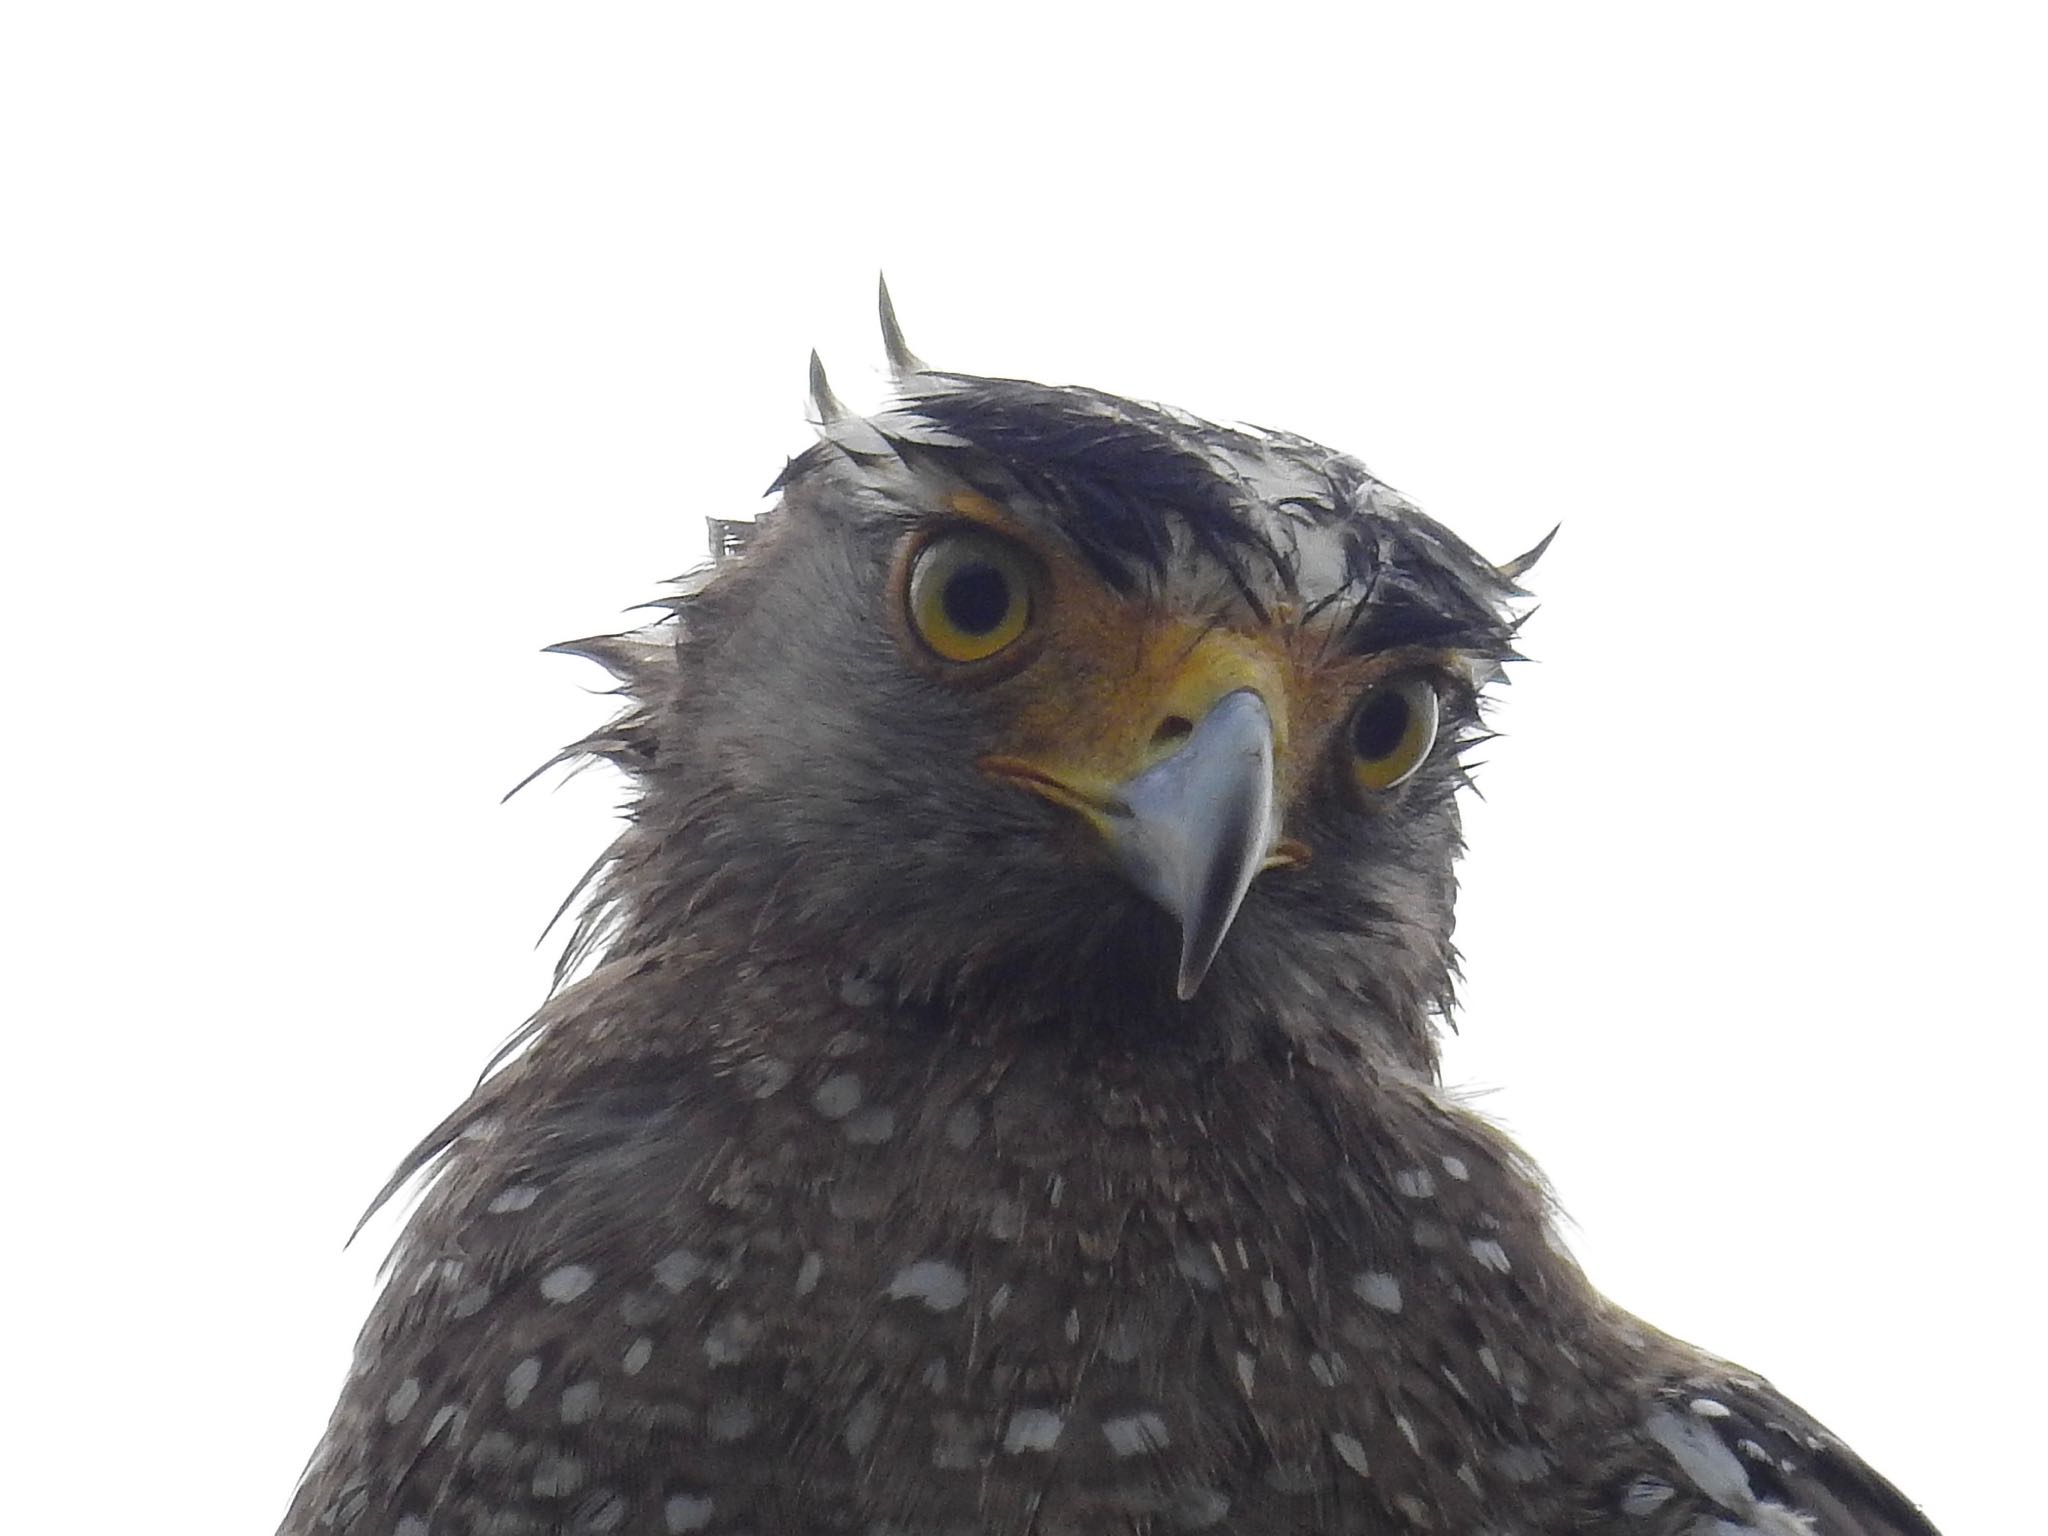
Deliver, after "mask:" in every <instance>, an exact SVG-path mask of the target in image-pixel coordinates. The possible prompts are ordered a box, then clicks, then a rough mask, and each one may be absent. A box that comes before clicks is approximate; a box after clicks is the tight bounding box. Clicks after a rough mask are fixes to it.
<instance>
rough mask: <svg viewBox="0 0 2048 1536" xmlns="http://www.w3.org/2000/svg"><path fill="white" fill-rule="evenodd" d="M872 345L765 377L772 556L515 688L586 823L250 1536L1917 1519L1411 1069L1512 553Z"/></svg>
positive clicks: (890, 341) (1389, 497)
mask: <svg viewBox="0 0 2048 1536" xmlns="http://www.w3.org/2000/svg"><path fill="white" fill-rule="evenodd" d="M883 332H884V341H885V344H886V348H887V351H888V354H889V357H890V361H891V364H892V371H893V373H894V376H895V381H896V385H895V394H894V396H893V397H892V399H891V401H890V402H889V403H888V404H887V405H886V406H885V407H884V408H883V409H881V410H880V411H879V412H878V413H876V414H875V415H873V416H867V417H863V416H859V415H856V414H853V413H851V412H849V411H848V410H846V409H845V408H844V407H843V406H842V405H841V404H840V403H839V402H838V401H837V400H836V399H835V398H834V396H833V395H832V393H831V391H830V389H829V387H828V386H827V385H826V383H825V380H824V376H823V374H822V372H821V371H819V370H818V369H817V367H816V363H815V359H814V361H813V375H812V385H813V390H812V392H813V400H814V405H815V410H816V415H817V417H818V426H819V433H820V439H821V440H820V441H819V442H818V443H817V444H816V445H815V446H813V447H812V448H810V449H809V450H807V451H806V452H804V453H803V454H802V455H801V456H799V457H798V458H796V459H795V460H794V461H792V462H791V463H790V464H789V465H788V467H787V468H786V469H785V471H784V472H783V474H782V476H781V478H780V479H779V480H778V481H777V482H776V485H775V487H774V488H773V489H774V491H775V492H776V493H777V496H778V499H777V501H776V503H775V504H774V506H773V507H772V509H771V511H770V512H769V513H767V514H765V515H764V516H763V518H762V519H761V520H760V521H759V522H758V523H756V524H748V523H742V522H725V521H718V522H714V524H713V545H714V554H715V557H716V558H715V560H714V562H713V563H712V564H711V565H710V566H709V567H708V568H707V569H705V570H704V571H701V572H699V573H697V574H696V575H694V576H692V577H689V578H685V579H684V580H683V582H682V583H680V585H679V588H678V590H677V591H676V592H675V593H674V594H673V595H672V596H671V597H669V598H668V599H667V600H666V601H665V603H664V604H663V607H664V608H665V609H666V610H667V611H666V613H665V616H664V617H662V619H661V621H660V622H659V623H657V624H656V625H655V626H653V627H652V628H650V629H646V630H642V631H638V632H634V633H630V634H624V635H616V636H609V637H604V638H599V639H592V640H585V641H580V642H576V643H574V644H572V645H569V646H566V647H563V649H565V650H568V651H571V652H574V653H577V654H580V655H583V656H587V657H589V658H592V659H593V660H595V661H596V662H598V663H599V664H601V665H602V666H603V667H604V668H606V669H607V670H608V671H609V672H610V673H611V674H612V675H613V676H614V678H615V679H616V680H617V683H618V685H619V692H620V693H621V694H622V696H623V713H622V714H621V715H620V716H619V717H618V718H617V719H616V720H615V721H614V722H613V723H611V724H610V725H608V726H607V727H605V728H604V729H602V730H600V731H598V732H596V733H594V734H593V735H591V736H590V737H588V738H587V739H585V740H584V741H581V742H579V743H577V744H576V745H575V746H574V747H572V748H570V749H569V752H568V754H566V756H570V757H589V758H594V759H597V760H601V761H603V762H607V763H610V764H614V765H616V766H617V767H618V768H619V769H621V770H623V772H624V774H625V776H626V779H627V781H628V783H629V785H630V788H631V796H630V801H629V805H628V811H627V815H626V818H625V822H624V827H623V830H622V831H621V832H620V833H619V835H618V837H617V839H616V841H615V842H613V843H612V845H611V846H610V848H609V849H608V850H607V852H606V853H605V855H604V857H603V858H602V860H601V861H600V862H599V864H598V865H597V867H596V868H595V869H594V870H593V871H592V875H591V877H590V880H589V889H588V892H587V903H586V905H585V907H584V910H583V915H582V918H581V921H580V925H579V927H578V928H577V931H576V936H575V940H574V942H573V943H572V945H571V947H570V954H569V956H568V957H567V959H566V961H565V965H566V966H567V967H568V969H567V972H566V975H565V980H564V982H563V984H562V985H561V986H559V987H558V988H557V990H556V991H555V993H554V995H553V996H552V997H551V999H550V1000H549V1001H548V1002H547V1003H546V1004H545V1005H544V1006H543V1007H542V1008H541V1009H540V1011H539V1012H538V1013H537V1014H536V1015H535V1016H534V1017H533V1019H532V1020H531V1021H530V1022H529V1023H528V1024H527V1026H526V1027H525V1028H524V1029H523V1030H522V1031H521V1032H520V1034H519V1035H518V1036H516V1037H515V1040H514V1044H513V1046H512V1047H508V1051H507V1053H506V1055H505V1056H504V1057H503V1058H501V1060H500V1062H499V1063H498V1064H497V1066H496V1070H494V1071H493V1072H491V1073H490V1074H489V1075H487V1076H486V1078H485V1079H484V1080H483V1082H482V1083H481V1084H480V1086H479V1087H478V1088H477V1089H476V1091H475V1092H474V1093H473V1094H472V1095H471V1097H470V1098H469V1100H468V1101H467V1102H466V1103H464V1104H463V1105H462V1106H461V1107H460V1108H458V1109H457V1110H456V1111H455V1112H454V1113H453V1114H451V1115H450V1116H449V1117H448V1118H447V1119H446V1120H445V1121H443V1122H442V1124H441V1125H440V1126H439V1127H437V1128H436V1129H435V1130H434V1131H433V1132H432V1133H431V1134H430V1135H429V1136H428V1137H427V1138H426V1140H425V1141H424V1142H423V1143H422V1144H421V1146H420V1147H419V1148H418V1149H417V1150H416V1151H415V1152H414V1153H413V1154H412V1156H411V1157H410V1158H408V1159H407V1160H406V1162H405V1163H404V1165H403V1166H402V1167H401V1168H400V1170H399V1172H398V1175H397V1176H396V1177H395V1178H394V1180H393V1184H392V1186H391V1188H392V1189H395V1188H398V1187H401V1186H402V1185H403V1184H404V1183H405V1182H406V1181H408V1180H409V1179H411V1178H412V1177H413V1176H414V1175H416V1174H421V1173H427V1174H429V1175H430V1178H429V1182H428V1186H427V1189H426V1192H425V1195H424V1197H423V1200H422V1202H421V1204H420V1207H419V1209H418V1210H417V1212H416V1213H415V1214H414V1216H413V1217H412V1219H411V1221H410V1223H409V1224H408V1225H407V1227H406V1228H405V1231H404V1233H403V1235H402V1237H401V1238H400V1239H399V1241H398V1244H397V1246H396V1249H395V1251H394V1254H393V1257H392V1260H391V1263H390V1266H389V1269H388V1272H387V1279H386V1282H385V1285H384V1289H383V1291H382V1294H381V1297H380V1299H379V1300H378V1301H377V1303H376V1306H375V1309H374V1311H373V1312H372V1313H371V1316H370V1318H369V1321H368V1323H367V1325H366V1326H365V1328H364V1330H363V1333H362V1336H361V1340H360V1343H359V1345H358V1347H357V1350H356V1355H355V1361H354V1366H353V1370H352V1373H351V1375H350V1377H349V1380H348V1382H347V1385H346V1387H345V1389H344V1390H343V1393H342V1396H341V1401H340V1404H339V1406H338V1407H337V1408H336V1410H335V1413H334V1417H333V1420H332V1423H331V1425H330V1426H329V1428H328V1430H327V1433H326V1436H325V1438H324V1439H323V1440H322V1442H321V1444H320V1446H319V1448H318V1450H317V1451H316V1452H315V1454H314V1456H313V1458H312V1461H311V1463H310V1464H309V1466H308V1467H307V1469H306V1471H305V1473H304V1475H303V1478H302V1480H301V1482H300V1484H299V1487H298V1490H297V1493H296V1497H295V1499H294V1502H293V1504H292V1507H291V1510H290V1512H289V1514H288V1516H287V1518H286V1520H285V1522H284V1527H283V1529H284V1531H285V1532H287V1533H290V1536H316V1533H325V1532H337V1533H339V1532H353V1533H358V1536H361V1533H374V1536H552V1533H567V1532H621V1533H641V1532H647V1533H664V1536H681V1533H686V1532H705V1533H714V1536H715V1533H727V1536H739V1533H750V1536H793V1533H802V1536H810V1533H824V1532H848V1533H859V1536H969V1533H972V1536H1026V1533H1031V1536H1109V1533H1122V1536H1131V1533H1168V1532H1182V1531H1217V1532H1232V1533H1239V1536H1280V1533H1287V1536H1303V1533H1309V1536H1351V1533H1358V1536H1367V1533H1370V1536H1405V1533H1410V1532H1441V1533H1447V1536H1565V1533H1589V1532H1590V1533H1611V1536H1932V1527H1931V1526H1930V1525H1929V1524H1928V1523H1927V1521H1926V1520H1925V1519H1924V1518H1923V1517H1922V1516H1921V1515H1920V1514H1919V1513H1918V1511H1917V1510H1916V1509H1915V1508H1914V1507H1913V1505H1912V1504H1910V1503H1909V1502H1908V1501H1907V1500H1906V1499H1905V1498H1904V1497H1903V1496H1902V1495H1901V1494H1900V1493H1898V1492H1897V1491H1896V1490H1895V1489H1894V1488H1893V1487H1892V1486H1891V1485H1890V1484H1889V1483H1887V1482H1885V1481H1884V1480H1883V1479H1882V1478H1881V1477H1880V1476H1878V1475H1877V1474H1876V1473H1875V1472H1873V1471H1872V1470H1871V1469H1870V1468H1868V1467H1867V1466H1865V1465H1864V1464H1863V1463H1862V1462H1861V1461H1860V1460H1858V1459H1857V1457H1856V1456H1855V1455H1853V1454H1852V1453H1851V1452H1850V1451H1849V1450H1848V1449H1847V1448H1846V1447H1844V1446H1843V1445H1842V1443H1841V1442H1840V1441H1838V1440H1837V1439H1836V1438H1835V1437H1834V1436H1832V1435H1831V1434H1830V1433H1829V1432H1828V1431H1827V1430H1826V1429H1824V1428H1823V1427H1822V1426H1821V1425H1820V1424H1818V1423H1816V1422H1815V1421H1814V1420H1813V1419H1812V1418H1810V1417H1809V1416H1808V1415H1807V1414H1805V1413H1804V1412H1802V1411H1801V1410H1800V1409H1799V1408H1798V1407H1796V1406H1794V1405H1793V1404H1792V1403H1790V1402H1788V1401H1787V1400H1786V1399H1785V1398H1784V1397H1782V1396H1781V1395H1780V1394H1779V1393H1778V1392H1776V1391H1775V1390H1774V1389H1773V1388H1772V1387H1771V1386H1770V1385H1769V1383H1767V1382H1766V1381H1764V1380H1762V1379H1761V1378H1759V1377H1757V1376H1754V1375H1751V1374H1749V1373H1748V1372H1746V1371H1744V1370H1742V1369H1739V1368H1737V1367H1735V1366H1732V1365H1729V1364H1728V1363H1726V1362H1724V1361H1721V1360H1718V1359H1715V1358H1713V1357H1711V1356H1709V1355H1707V1354H1705V1353H1703V1352H1701V1351H1699V1350H1697V1349H1694V1348H1692V1347H1691V1346H1689V1345H1687V1344H1684V1343H1682V1342H1680V1341H1678V1340H1676V1339H1673V1338H1671V1337H1669V1336H1667V1335H1665V1334H1663V1333H1660V1332H1658V1331H1657V1330H1656V1329H1655V1328H1652V1327H1650V1326H1649V1325H1647V1324H1645V1323H1643V1322H1641V1321H1639V1320H1638V1319H1636V1318H1634V1317H1632V1316H1630V1315H1629V1314H1627V1313H1626V1312H1624V1311H1622V1310H1621V1309H1620V1308H1618V1307H1616V1306H1615V1305H1613V1304H1612V1303H1610V1302H1608V1301H1607V1300H1605V1299H1604V1298H1603V1297H1601V1296H1600V1295H1599V1294H1598V1293H1597V1292H1596V1291H1594V1290H1593V1289H1592V1288H1591V1286H1590V1285H1589V1284H1588V1282H1587V1280H1586V1278H1585V1277H1584V1275H1583V1274H1582V1273H1581V1272H1580V1270H1579V1268H1578V1266H1577V1265H1576V1264H1575V1263H1574V1262H1573V1260H1572V1258H1571V1256H1570V1254H1569V1253H1568V1252H1567V1251H1566V1249H1565V1247H1564V1245H1563V1244H1562V1242H1561V1241H1560V1240H1559V1238H1558V1236H1557V1231H1556V1225H1555V1222H1554V1210H1553V1205H1552V1201H1551V1198H1550V1196H1549V1194H1548V1193H1547V1192H1546V1188H1545V1186H1544V1184H1543V1183H1542V1181H1541V1179H1540V1177H1539V1176H1538V1175H1537V1173H1536V1172H1535V1170H1534V1169H1533V1168H1532V1167H1531V1166H1530V1164H1529V1162H1528V1160H1527V1159H1526V1158H1525V1157H1524V1156H1523V1155H1522V1153H1521V1152H1519V1151H1518V1150H1517V1149H1516V1148H1515V1146H1513V1145H1512V1144H1511V1143H1510V1142H1509V1141H1508V1140H1507V1139H1506V1138H1505V1137H1504V1136H1503V1135H1502V1134H1501V1133H1500V1132H1499V1131H1497V1130H1496V1129H1495V1128H1493V1127H1492V1126H1491V1125H1489V1124H1488V1123H1487V1122H1486V1121H1485V1120H1483V1119H1482V1118H1480V1117H1479V1116H1478V1115H1476V1114H1475V1113H1474V1112H1473V1111H1472V1110H1471V1109H1469V1108H1468V1107H1466V1106H1465V1105H1464V1104H1462V1103H1461V1102H1460V1101H1459V1100H1458V1099H1457V1098H1456V1097H1455V1096H1453V1095H1452V1094H1450V1093H1448V1092H1447V1091H1446V1090H1445V1088H1444V1087H1443V1085H1442V1083H1441V1082H1440V1080H1439V1074H1438V1055H1437V1051H1438V1030H1439V1028H1440V1027H1441V1026H1442V1023H1443V1021H1444V1017H1445V1015H1446V1012H1447V1010H1449V1008H1450V1007H1451V1005H1452V984H1453V978H1454V974H1455V969H1456V955H1455V952H1454V950H1453V948H1452V943H1451V925H1452V898H1453V892H1454V880H1453V874H1452V868H1453V864H1454V861H1455V858H1456V856H1457V854H1458V851H1459V848H1460V841H1459V822H1458V808H1457V800H1458V794H1459V790H1460V788H1461V786H1462V785H1463V783H1464V782H1465V774H1464V772H1463V770H1462V769H1461V766H1460V762H1461V756H1462V755H1463V754H1465V753H1466V751H1467V749H1468V748H1469V747H1470V746H1471V745H1472V744H1473V743H1474V742H1475V741H1476V740H1478V739H1479V738H1480V736H1481V735H1482V734H1483V733H1482V730H1481V725H1480V707H1481V700H1482V696H1483V694H1484V692H1485V690H1486V689H1487V688H1488V686H1489V685H1490V684H1492V683H1494V682H1495V681H1496V680H1497V679H1498V676H1499V673H1500V672H1501V669H1502V665H1503V663H1505V662H1507V661H1509V660H1511V659H1512V658H1513V657H1514V654H1515V650H1514V647H1515V639H1516V614H1517V613H1518V612H1519V611H1520V610H1519V608H1518V606H1517V605H1518V599H1519V598H1520V597H1521V595H1522V594H1521V589H1520V587H1519V585H1518V580H1519V578H1520V577H1521V576H1522V575H1523V573H1524V572H1525V570H1526V569H1527V568H1528V567H1529V565H1530V564H1531V562H1532V561H1533V559H1534V556H1535V554H1536V553H1538V552H1540V548H1541V546H1539V547H1538V550H1537V551H1532V552H1531V553H1530V554H1529V555H1527V556H1524V557H1523V558H1521V559H1518V560H1511V561H1508V562H1507V563H1505V564H1498V565H1497V564H1491V563H1489V562H1487V561H1486V560H1483V559H1481V558H1480V557H1479V556H1478V555H1477V554H1475V553H1474V551H1473V550H1472V549H1471V548H1470V547H1468V546H1467V545H1466V544H1465V543H1464V542H1463V541H1461V540H1460V539H1459V538H1458V537H1457V536H1455V535H1454V534H1453V533H1451V532H1450V531H1449V530H1447V529H1446V528H1444V527H1443V526H1442V525H1440V524H1438V523H1436V522H1434V521H1432V520H1431V519H1430V518H1428V517H1426V516H1425V515H1423V514H1422V513H1421V512H1420V511H1418V510H1417V509H1416V508H1415V507H1414V506H1413V505H1411V504H1410V503H1409V502H1408V501H1407V500H1405V499H1404V498H1403V497H1401V496H1400V495H1399V494H1397V493H1396V492H1395V491H1393V490H1392V489H1391V488H1389V487H1388V486H1386V485H1385V484H1382V483H1381V482H1380V481H1378V480H1376V479H1375V478H1374V477H1373V476H1372V475H1371V474H1369V473H1368V472H1367V471H1366V469H1365V468H1364V467H1363V466H1362V465H1361V464H1360V463H1359V462H1358V461H1357V460H1355V459H1353V458H1350V457H1347V456H1345V455H1343V454H1341V453H1336V452H1332V451H1331V450H1329V449H1326V448H1322V447H1319V446H1317V445H1316V444H1315V443H1312V442H1309V441H1307V440H1306V439H1304V438H1301V437H1296V436H1291V435H1288V434H1286V433H1283V432H1276V431H1268V430H1263V429H1253V428H1224V427H1219V426H1215V425H1212V424H1210V423H1207V422H1204V421H1200V420H1197V419H1195V418H1194V417H1192V416H1189V415H1187V414H1184V413H1182V412H1179V411H1175V410H1170V409H1166V408H1162V407H1159V406H1154V405H1144V404H1138V403H1135V402H1132V401H1129V400H1124V399H1118V398H1115V397H1112V396H1110V395H1106V394H1101V393H1097V392H1094V391H1091V390H1086V389H1077V388H1052V387H1046V386H1042V385H1039V384H1034V383H1026V382H1022V381H1018V380H1012V379H1001V378H983V377H975V376H970V375H966V374H957V373H948V372H944V371H940V370H937V369H933V368H931V367H928V366H926V365H925V364H923V363H922V362H920V361H919V360H918V359H917V358H916V357H915V356H913V355H912V354H911V352H910V351H909V349H908V348H907V347H906V346H905V345H904V342H903V337H902V333H901V331H900V330H899V329H898V327H897V325H896V322H895V318H894V315H893V313H892V312H891V311H890V309H889V307H888V302H887V295H886V292H885V293H884V295H883ZM390 1192H391V1189H387V1191H386V1194H387V1195H388V1194H389V1193H390Z"/></svg>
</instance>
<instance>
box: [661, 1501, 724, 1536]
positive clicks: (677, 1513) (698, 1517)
mask: <svg viewBox="0 0 2048 1536" xmlns="http://www.w3.org/2000/svg"><path fill="white" fill-rule="evenodd" d="M712 1508H713V1506H712V1503H711V1501H710V1500H709V1499H705V1498H699V1497H698V1496H697V1495H696V1494H694V1493H679V1494H677V1495H675V1497H673V1498H672V1499H670V1500H669V1501H668V1502H667V1503H666V1504H664V1505H662V1506H661V1523H662V1524H663V1525H664V1526H666V1527H667V1529H668V1533H669V1536H686V1533H687V1532H690V1531H701V1530H703V1529H704V1527H705V1526H707V1525H709V1524H710V1523H711V1511H712Z"/></svg>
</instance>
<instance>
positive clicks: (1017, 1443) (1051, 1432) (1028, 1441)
mask: <svg viewBox="0 0 2048 1536" xmlns="http://www.w3.org/2000/svg"><path fill="white" fill-rule="evenodd" d="M1066 1427H1067V1421H1066V1419H1065V1418H1064V1417H1063V1416H1061V1415H1060V1414H1058V1413H1055V1412H1054V1411H1053V1410H1052V1409H1050V1408H1019V1409H1017V1410H1016V1411H1015V1412H1014V1413H1012V1414H1011V1415H1010V1422H1009V1424H1008V1426H1007V1427H1005V1428H1004V1430H1003V1449H1004V1450H1006V1451H1008V1452H1009V1453H1010V1454H1011V1455H1013V1456H1014V1455H1018V1454H1020V1453H1022V1452H1025V1451H1049V1450H1051V1449H1052V1448H1053V1447H1054V1446H1055V1445H1057V1444H1059V1438H1060V1433H1061V1431H1063V1430H1064V1429H1065V1428H1066Z"/></svg>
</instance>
